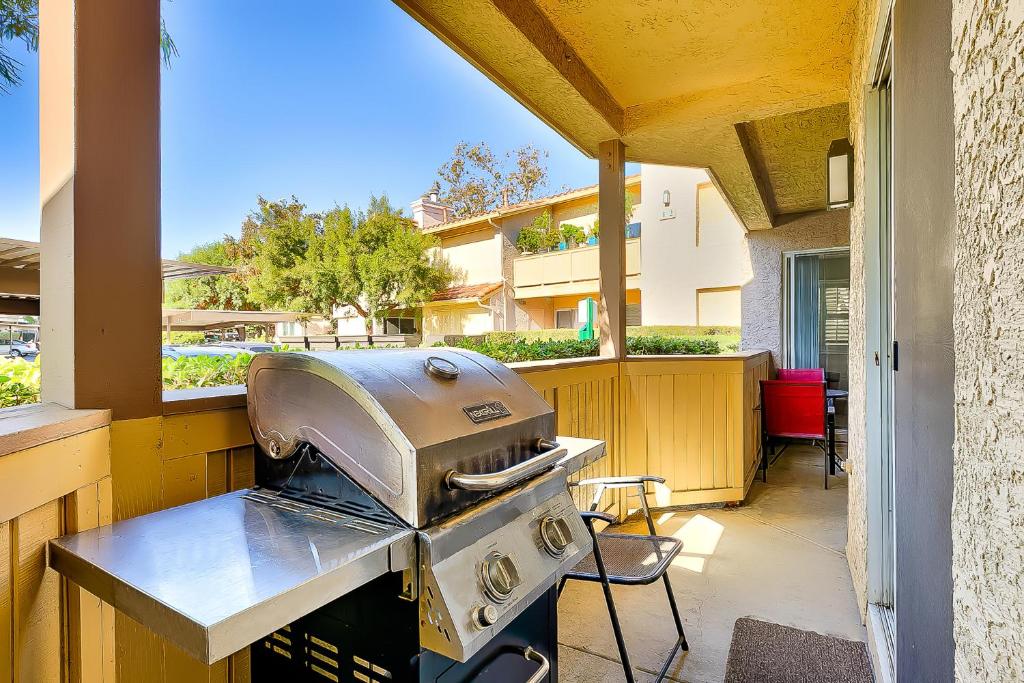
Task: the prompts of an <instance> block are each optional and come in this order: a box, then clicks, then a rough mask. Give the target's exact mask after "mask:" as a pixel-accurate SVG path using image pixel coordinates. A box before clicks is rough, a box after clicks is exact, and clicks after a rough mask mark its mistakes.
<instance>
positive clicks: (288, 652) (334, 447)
mask: <svg viewBox="0 0 1024 683" xmlns="http://www.w3.org/2000/svg"><path fill="white" fill-rule="evenodd" d="M248 410H249V421H250V424H251V427H252V431H253V436H254V439H255V441H256V444H257V453H256V462H255V466H256V484H257V486H256V488H254V489H252V490H245V491H239V492H234V493H230V494H226V495H224V496H218V497H216V498H212V499H208V500H204V501H199V502H196V503H192V504H189V505H185V506H182V507H178V508H173V509H170V510H164V511H161V512H157V513H153V514H151V515H146V516H143V517H139V518H135V519H131V520H126V521H123V522H118V523H116V524H114V525H111V526H109V527H104V528H100V529H94V530H91V531H86V532H83V533H80V534H76V535H74V536H70V537H64V538H61V539H57V540H56V541H53V542H51V546H50V550H51V552H50V563H51V565H52V566H53V567H54V568H55V569H57V570H58V571H60V572H61V573H63V574H65V575H66V576H67V577H68V578H69V579H71V580H73V581H75V582H76V583H78V584H79V585H81V586H83V587H84V588H86V589H88V590H89V591H91V592H92V593H94V594H96V595H98V596H99V597H101V598H103V599H104V600H106V601H107V602H110V603H111V604H113V605H114V606H115V607H116V608H118V609H120V610H122V611H123V612H125V613H126V614H128V615H129V616H131V617H133V618H134V619H136V620H137V621H140V622H141V623H143V624H145V625H147V626H149V627H150V628H152V629H153V630H154V631H156V632H158V633H160V634H161V635H163V636H165V637H167V638H168V639H170V640H171V641H173V642H175V643H176V644H178V645H179V646H180V647H182V648H183V649H185V650H186V651H187V652H189V653H191V654H192V655H194V656H196V657H197V658H199V659H201V660H203V661H205V662H213V661H216V660H218V659H220V658H222V657H224V656H226V655H228V654H230V653H232V652H234V651H237V650H239V649H241V648H243V647H244V646H246V645H248V644H250V643H252V644H253V650H252V656H253V662H254V664H253V680H254V681H261V680H266V681H270V680H317V681H323V680H333V681H361V682H363V683H370V682H371V681H377V682H378V683H390V682H391V681H405V680H409V681H427V680H429V681H435V680H437V681H440V680H443V681H464V680H494V681H516V682H518V681H525V680H530V681H544V680H551V681H554V680H556V677H555V672H556V671H557V666H556V661H555V658H556V656H557V641H556V633H557V631H556V615H557V611H556V609H555V598H556V596H555V594H554V592H555V591H554V587H555V586H556V584H557V582H558V579H559V578H560V577H561V576H562V575H563V574H564V573H565V572H566V571H567V570H569V569H571V568H572V567H573V566H574V565H576V564H577V563H578V562H579V561H580V560H581V559H582V558H583V557H585V556H586V555H587V554H588V553H589V551H590V548H591V539H590V536H589V534H588V532H587V529H586V527H585V526H584V524H583V521H582V519H581V518H580V515H579V513H578V512H577V511H576V508H575V507H574V505H573V502H572V499H571V498H570V496H569V494H568V492H567V487H566V477H567V476H568V474H570V473H572V472H574V471H576V470H578V469H580V468H582V467H583V466H585V465H587V464H589V463H591V462H594V461H595V460H596V459H598V458H600V457H602V456H603V454H604V443H603V442H600V441H590V440H584V439H573V438H565V437H559V436H557V435H556V434H555V432H554V414H553V411H552V410H551V408H550V407H549V406H548V405H547V403H545V402H544V400H543V399H542V398H541V397H540V396H538V395H537V394H536V392H534V391H533V390H532V389H531V388H530V387H529V385H527V384H526V382H525V381H523V380H522V379H521V378H520V377H519V376H518V375H516V374H515V373H514V372H512V371H511V370H509V369H508V368H507V367H505V366H504V365H502V364H500V363H497V362H495V361H493V360H492V359H489V358H487V357H484V356H481V355H479V354H475V353H471V352H467V351H461V350H452V349H424V350H419V349H410V350H380V351H377V350H373V351H339V352H330V353H271V354H263V355H260V356H258V357H257V358H256V359H255V360H254V361H253V364H252V366H251V369H250V371H249V383H248Z"/></svg>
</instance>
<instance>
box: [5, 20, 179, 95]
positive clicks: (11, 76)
mask: <svg viewBox="0 0 1024 683" xmlns="http://www.w3.org/2000/svg"><path fill="white" fill-rule="evenodd" d="M12 40H20V41H22V42H23V43H25V47H26V48H27V49H28V50H30V51H32V52H35V51H36V50H37V49H39V3H38V0H0V92H8V91H9V89H10V88H12V87H15V86H17V85H19V84H20V83H21V62H20V61H18V60H17V59H15V58H14V57H12V56H11V55H10V54H9V53H8V52H7V50H6V49H5V48H4V45H3V43H4V42H5V41H12ZM160 53H161V55H162V56H163V61H164V65H165V66H170V64H171V59H172V58H173V57H177V56H178V48H177V46H176V45H175V44H174V39H173V38H171V34H170V33H168V32H167V26H166V24H164V20H163V18H161V19H160Z"/></svg>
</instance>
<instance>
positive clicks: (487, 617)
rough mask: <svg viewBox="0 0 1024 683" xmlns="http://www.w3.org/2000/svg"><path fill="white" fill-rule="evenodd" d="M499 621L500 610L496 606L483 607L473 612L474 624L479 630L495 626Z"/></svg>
mask: <svg viewBox="0 0 1024 683" xmlns="http://www.w3.org/2000/svg"><path fill="white" fill-rule="evenodd" d="M496 621H498V609H497V608H496V607H495V606H494V605H481V606H479V607H477V608H476V609H474V610H473V623H474V624H476V625H477V626H478V627H479V628H487V627H488V626H493V625H494V622H496Z"/></svg>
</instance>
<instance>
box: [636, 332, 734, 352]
mask: <svg viewBox="0 0 1024 683" xmlns="http://www.w3.org/2000/svg"><path fill="white" fill-rule="evenodd" d="M721 352H722V349H721V347H719V345H718V342H717V341H715V340H714V339H709V338H708V337H656V336H653V335H652V336H643V337H626V353H628V354H629V355H631V356H662V355H697V356H714V355H717V354H719V353H721Z"/></svg>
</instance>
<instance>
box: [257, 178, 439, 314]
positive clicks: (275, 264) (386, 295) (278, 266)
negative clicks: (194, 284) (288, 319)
mask: <svg viewBox="0 0 1024 683" xmlns="http://www.w3.org/2000/svg"><path fill="white" fill-rule="evenodd" d="M259 202H260V206H259V210H258V211H255V212H253V214H252V215H251V216H250V217H249V219H248V220H247V221H246V224H245V225H244V226H243V230H242V237H241V239H240V240H239V241H238V242H237V248H238V250H239V253H242V254H249V255H250V256H246V258H248V259H249V260H248V265H246V266H243V271H242V272H243V275H244V277H246V278H247V282H248V286H249V292H250V296H251V297H252V300H253V301H255V302H257V303H259V304H260V305H262V306H265V307H267V308H283V309H286V310H291V311H298V312H302V313H308V314H311V315H321V316H324V317H328V318H329V317H331V316H332V315H333V313H334V309H335V308H336V307H337V306H351V307H352V308H354V309H355V310H356V311H357V312H358V313H359V314H360V315H361V316H363V317H364V318H365V319H366V329H367V333H370V332H371V331H372V326H373V321H374V320H376V321H381V320H383V319H384V318H385V317H386V316H387V315H389V314H391V313H393V312H395V311H398V310H401V309H404V308H411V307H415V306H420V305H422V304H423V303H425V302H426V301H428V300H429V299H430V297H431V296H432V295H433V294H434V293H435V292H437V291H439V290H441V289H444V288H446V287H448V286H450V285H451V283H452V282H453V281H454V279H455V273H454V272H453V271H452V269H451V267H450V266H449V265H448V263H447V261H445V260H443V259H442V258H441V257H440V254H439V250H438V249H437V248H436V247H437V246H438V243H437V240H436V238H434V237H432V236H429V235H424V234H423V233H422V232H420V231H419V230H418V229H417V228H416V224H415V223H414V222H413V221H412V220H411V219H410V218H407V217H405V216H403V215H402V212H401V211H400V210H397V209H395V208H394V207H392V206H391V204H390V203H389V202H388V199H387V197H379V198H378V197H370V204H369V208H368V209H367V210H366V211H365V212H360V213H358V214H355V213H353V212H352V210H351V209H349V208H348V207H344V208H340V207H339V208H334V209H332V210H331V211H328V212H326V213H324V214H314V213H306V212H305V206H304V205H303V204H301V203H300V202H299V201H298V200H297V199H295V198H294V197H293V198H292V199H291V200H289V201H281V202H269V201H267V200H265V199H263V198H260V200H259Z"/></svg>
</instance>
